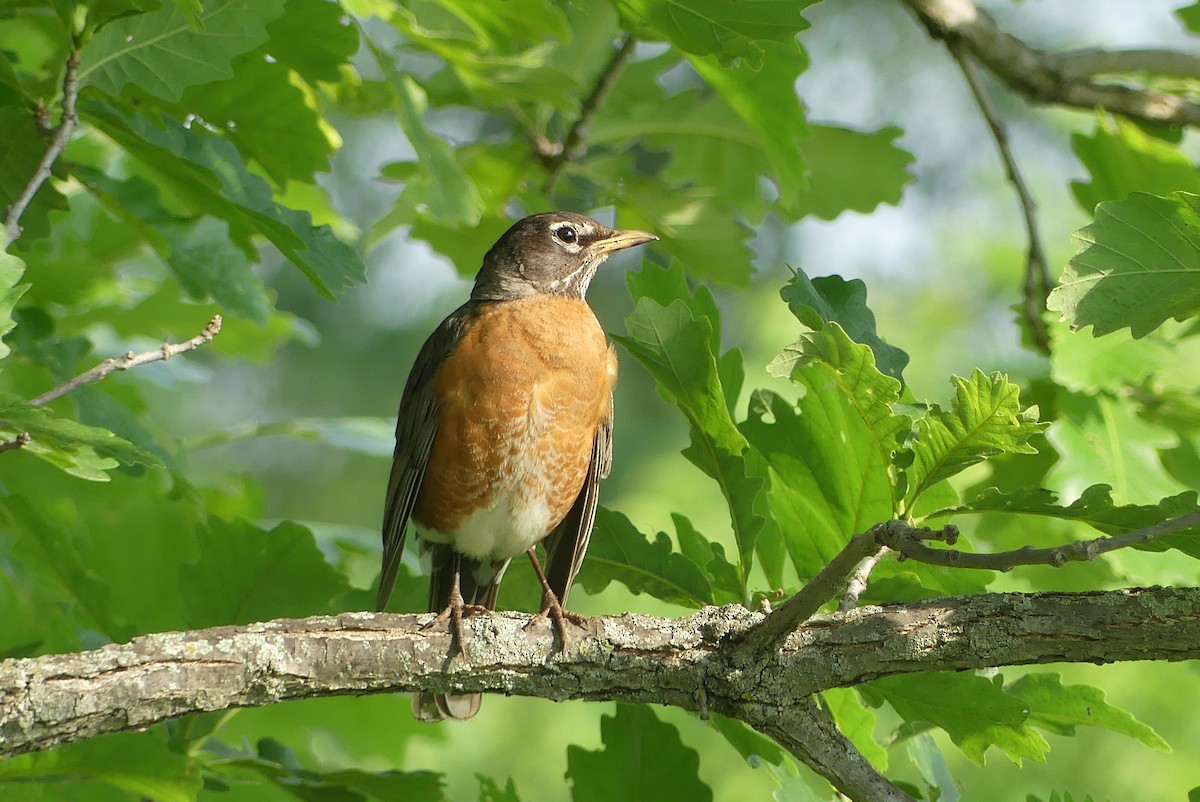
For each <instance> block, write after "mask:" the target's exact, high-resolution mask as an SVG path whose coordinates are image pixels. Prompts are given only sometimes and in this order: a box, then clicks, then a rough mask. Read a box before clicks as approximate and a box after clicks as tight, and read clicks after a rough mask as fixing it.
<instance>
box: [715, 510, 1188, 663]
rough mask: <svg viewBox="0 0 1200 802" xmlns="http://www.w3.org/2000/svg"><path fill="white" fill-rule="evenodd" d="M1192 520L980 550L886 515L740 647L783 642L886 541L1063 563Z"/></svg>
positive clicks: (1010, 564) (764, 647) (951, 553)
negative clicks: (933, 543)
mask: <svg viewBox="0 0 1200 802" xmlns="http://www.w3.org/2000/svg"><path fill="white" fill-rule="evenodd" d="M1193 526H1200V509H1198V510H1193V511H1192V512H1189V513H1187V514H1185V515H1181V516H1179V517H1178V518H1171V519H1169V520H1166V521H1160V522H1159V523H1156V524H1153V525H1152V526H1147V527H1145V528H1143V529H1137V530H1134V531H1132V532H1125V533H1123V534H1120V535H1113V536H1111V537H1109V536H1105V537H1098V538H1095V539H1094V540H1079V541H1075V542H1074V543H1067V544H1065V545H1062V546H1054V547H1051V548H1046V549H1035V548H1033V547H1031V546H1026V547H1025V548H1020V549H1014V550H1013V551H1001V552H996V553H994V554H978V553H973V552H961V551H958V550H957V549H935V548H930V547H929V546H926V545H925V544H924V542H922V541H926V540H939V541H942V542H944V543H947V544H950V545H953V544H954V543H955V542H957V541H958V535H959V531H958V527H957V526H954V525H953V524H948V525H946V526H944V527H942V528H941V529H930V528H929V527H925V526H923V527H914V526H912V525H911V524H908V523H906V522H905V521H885V522H883V523H880V524H876V525H875V526H872V527H871V528H870V529H868V530H867V531H866V532H863V533H861V534H858V535H855V536H854V537H852V538H850V542H849V543H847V544H846V546H845V548H843V549H842V550H841V551H840V552H838V554H837V556H835V557H834V558H833V559H832V560H830V561H829V564H828V565H826V566H825V567H824V568H822V569H821V570H820V571H818V572H817V575H816V576H814V577H813V578H812V580H810V581H809V582H808V584H806V585H805V586H804V587H802V588H800V590H799V591H797V592H796V595H794V596H792V598H790V599H788V600H787V601H786V602H785V603H784V604H783V605H782V606H781V607H779V608H778V609H777V610H775V612H773V613H771V614H770V615H768V616H767V617H766V618H765V619H764V620H763V622H762V623H761V624H759V625H758V626H756V627H754V628H753V629H751V630H750V632H748V633H747V634H746V637H745V638H744V639H743V640H742V641H741V643H739V644H738V646H737V650H736V651H737V653H738V655H739V658H740V659H741V660H742V661H743V662H747V663H750V662H756V661H761V659H762V655H764V654H767V653H768V652H773V651H776V650H777V649H779V648H781V647H782V646H783V642H784V641H785V640H786V639H787V637H788V635H790V634H791V633H792V632H794V631H795V630H796V629H797V628H799V627H800V626H801V625H802V624H803V623H804V622H805V621H808V620H809V619H810V618H812V616H813V614H814V613H816V612H817V610H819V609H820V608H821V605H822V604H824V603H825V602H827V601H829V600H830V599H832V598H833V597H834V595H835V594H836V593H837V590H838V588H839V587H840V586H841V583H842V582H843V581H845V580H846V579H847V577H850V576H851V575H852V573H854V572H855V571H856V568H858V569H861V564H862V563H863V562H865V561H866V560H868V559H869V558H872V557H875V558H877V555H880V552H881V550H882V549H883V548H884V547H887V548H889V549H891V550H893V551H896V552H898V553H899V558H900V559H902V560H903V559H911V560H916V561H918V562H923V563H929V564H930V565H941V566H946V567H956V568H985V569H990V570H993V571H1009V570H1011V569H1013V568H1015V567H1016V566H1018V565H1051V566H1054V567H1059V566H1062V565H1066V564H1067V563H1069V562H1080V561H1090V560H1094V559H1096V557H1098V556H1100V555H1101V554H1105V553H1107V552H1110V551H1115V550H1116V549H1122V548H1126V547H1128V546H1137V545H1143V544H1146V543H1150V542H1151V541H1153V540H1156V539H1157V538H1160V537H1162V536H1163V535H1167V534H1170V533H1171V532H1178V531H1180V530H1182V529H1188V528H1190V527H1193ZM847 593H849V590H847Z"/></svg>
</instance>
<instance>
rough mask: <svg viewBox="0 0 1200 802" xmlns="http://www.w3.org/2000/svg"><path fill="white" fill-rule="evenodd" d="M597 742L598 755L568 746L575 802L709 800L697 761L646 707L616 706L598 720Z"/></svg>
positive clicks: (672, 732) (569, 771) (568, 780)
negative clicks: (600, 747)
mask: <svg viewBox="0 0 1200 802" xmlns="http://www.w3.org/2000/svg"><path fill="white" fill-rule="evenodd" d="M600 740H601V742H602V743H603V744H604V748H603V749H601V750H597V751H588V750H586V749H583V748H582V747H579V746H575V745H571V746H568V747H567V775H566V776H567V782H568V783H570V785H571V798H572V799H573V800H574V802H612V800H614V799H654V800H662V802H670V801H671V800H680V802H684V800H686V802H704V801H705V800H711V799H712V790H711V789H710V788H709V787H708V786H707V785H705V784H704V783H703V782H702V781H701V780H700V778H699V776H698V772H699V769H700V756H699V755H698V754H696V752H695V750H693V749H690V748H688V747H686V746H684V745H683V742H682V741H681V740H680V739H679V733H678V731H677V730H676V729H675V727H673V726H671V725H670V724H665V723H663V722H661V721H659V720H658V718H657V717H656V716H655V715H654V711H653V710H651V709H650V707H649V706H648V705H626V704H618V705H617V713H616V715H615V716H602V717H601V719H600Z"/></svg>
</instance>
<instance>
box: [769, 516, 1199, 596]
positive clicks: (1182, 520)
mask: <svg viewBox="0 0 1200 802" xmlns="http://www.w3.org/2000/svg"><path fill="white" fill-rule="evenodd" d="M1193 526H1200V510H1193V511H1192V512H1189V513H1187V514H1185V515H1181V516H1179V517H1178V518H1171V519H1169V520H1166V521H1161V522H1159V523H1156V524H1154V525H1152V526H1147V527H1145V528H1143V529H1135V530H1134V531H1132V532H1126V533H1124V534H1121V535H1114V536H1112V537H1098V538H1095V539H1094V540H1077V541H1075V542H1074V543H1067V544H1065V545H1062V546H1052V547H1050V548H1046V549H1035V548H1033V547H1031V546H1026V547H1025V548H1021V549H1014V550H1012V551H1000V552H996V553H994V554H977V553H973V552H962V551H958V550H957V549H936V548H932V547H930V546H927V545H925V544H924V543H923V542H921V541H922V539H925V540H928V539H930V538H918V537H916V536H915V535H914V533H913V532H910V531H906V529H905V528H902V527H891V528H887V529H882V530H880V539H881V541H882V542H883V543H885V544H886V545H887V546H888V547H890V548H892V549H895V550H896V551H898V552H900V554H901V555H903V557H905V558H908V559H913V560H917V561H918V562H923V563H929V564H930V565H941V566H947V567H957V568H984V569H989V570H992V571H1010V570H1012V569H1013V568H1016V567H1017V566H1019V565H1049V566H1053V567H1055V568H1058V567H1061V566H1063V565H1066V564H1067V563H1069V562H1090V561H1091V560H1094V559H1096V558H1097V557H1099V556H1100V555H1101V554H1107V553H1108V552H1110V551H1116V550H1117V549H1123V548H1127V547H1129V546H1143V545H1145V544H1147V543H1151V542H1153V541H1154V540H1157V539H1158V538H1160V537H1162V536H1163V535H1169V534H1171V533H1172V532H1180V531H1182V530H1184V529H1191V528H1192V527H1193ZM872 531H874V530H872ZM933 539H937V540H941V539H942V538H940V537H938V538H933ZM947 542H950V543H953V541H947ZM781 609H782V608H781Z"/></svg>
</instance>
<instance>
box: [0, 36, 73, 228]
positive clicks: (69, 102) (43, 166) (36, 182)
mask: <svg viewBox="0 0 1200 802" xmlns="http://www.w3.org/2000/svg"><path fill="white" fill-rule="evenodd" d="M78 70H79V51H78V50H76V49H72V50H71V55H70V56H69V57H68V58H67V68H66V73H65V74H64V75H63V100H62V120H61V121H59V123H58V128H57V129H56V130H55V132H54V136H53V137H52V138H51V140H50V144H49V145H48V146H47V147H46V152H45V153H43V154H42V158H41V161H39V162H38V165H37V169H35V170H34V171H33V175H32V176H31V177H30V179H29V183H28V184H26V185H25V188H24V189H23V190H21V194H19V195H17V197H16V200H14V201H13V202H12V205H11V206H9V207H8V211H7V212H6V213H5V216H4V230H5V236H6V241H5V247H6V248H7V247H8V246H9V245H12V244H13V243H14V242H16V241H17V240H18V239H19V238H20V237H21V215H23V214H25V210H26V209H27V208H29V204H30V203H31V202H32V201H33V196H34V195H36V194H37V191H38V190H39V189H41V187H42V184H44V183H46V179H47V178H49V177H50V169H51V168H52V167H53V166H54V161H55V160H56V159H57V158H58V156H59V154H61V153H62V152H63V149H64V148H65V147H66V146H67V140H69V139H70V138H71V132H72V131H74V130H75V126H76V125H78V123H79V115H78V114H77V113H76V111H75V103H76V101H77V100H78V99H79V79H78V75H77V73H78Z"/></svg>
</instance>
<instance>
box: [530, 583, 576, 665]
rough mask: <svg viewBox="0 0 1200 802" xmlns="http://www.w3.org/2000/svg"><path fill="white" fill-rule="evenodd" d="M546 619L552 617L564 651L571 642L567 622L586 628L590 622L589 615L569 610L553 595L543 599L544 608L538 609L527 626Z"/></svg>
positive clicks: (551, 619)
mask: <svg viewBox="0 0 1200 802" xmlns="http://www.w3.org/2000/svg"><path fill="white" fill-rule="evenodd" d="M546 619H550V621H551V623H552V625H553V627H554V629H555V631H557V632H558V637H559V639H560V641H561V643H562V650H563V651H564V652H565V651H566V650H567V646H568V645H569V644H570V639H569V637H568V635H567V622H568V621H570V622H571V623H572V624H574V625H575V626H577V627H582V628H585V629H586V628H587V626H588V623H589V619H588V617H587V616H585V615H580V614H579V613H573V612H571V611H570V610H567V609H566V608H564V607H563V606H562V605H561V604H560V603H559V601H558V599H556V598H554V597H553V596H549V597H544V598H543V599H542V609H541V610H539V611H538V614H537V615H535V616H534V617H533V618H531V619H530V620H529V623H528V624H526V625H525V627H526V628H529V627H531V626H533V625H534V624H536V623H538V622H540V621H545V620H546Z"/></svg>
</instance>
